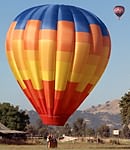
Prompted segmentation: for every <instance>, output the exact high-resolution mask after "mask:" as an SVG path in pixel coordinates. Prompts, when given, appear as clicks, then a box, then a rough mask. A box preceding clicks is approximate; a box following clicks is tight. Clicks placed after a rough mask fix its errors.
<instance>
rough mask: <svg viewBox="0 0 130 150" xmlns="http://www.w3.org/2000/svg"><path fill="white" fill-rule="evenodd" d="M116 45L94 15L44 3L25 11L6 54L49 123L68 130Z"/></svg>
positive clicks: (13, 28)
mask: <svg viewBox="0 0 130 150" xmlns="http://www.w3.org/2000/svg"><path fill="white" fill-rule="evenodd" d="M110 49H111V41H110V35H109V32H108V30H107V28H106V26H105V24H104V23H103V22H102V21H101V20H100V19H99V18H98V17H97V16H96V15H94V14H92V13H91V12H89V11H87V10H84V9H82V8H78V7H75V6H69V5H57V4H55V5H51V4H49V5H42V6H36V7H33V8H30V9H27V10H25V11H23V12H22V13H20V14H19V15H18V16H17V17H16V18H15V19H14V21H13V22H12V23H11V25H10V27H9V30H8V32H7V37H6V54H7V59H8V62H9V65H10V67H11V69H12V71H13V74H14V76H15V78H16V80H17V82H18V84H19V85H20V87H21V89H22V90H23V92H24V93H25V95H26V96H27V98H28V99H29V101H30V102H31V104H32V105H33V107H34V108H35V110H36V111H37V112H38V114H39V116H40V117H41V119H42V120H43V123H44V124H47V125H57V126H63V125H64V124H65V122H66V121H67V119H68V118H69V117H70V116H71V114H72V113H73V112H74V111H75V110H76V109H77V108H78V107H79V106H80V104H81V103H82V102H83V101H84V100H85V98H86V97H87V96H88V95H89V93H90V92H91V91H92V89H93V88H94V86H95V85H96V83H97V82H98V80H99V79H100V77H101V75H102V74H103V72H104V70H105V68H106V66H107V63H108V60H109V57H110Z"/></svg>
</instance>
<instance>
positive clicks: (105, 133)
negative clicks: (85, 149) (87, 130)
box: [97, 125, 110, 137]
mask: <svg viewBox="0 0 130 150" xmlns="http://www.w3.org/2000/svg"><path fill="white" fill-rule="evenodd" d="M97 134H98V135H100V136H101V137H109V136H110V128H109V126H107V125H102V126H101V127H99V128H98V129H97Z"/></svg>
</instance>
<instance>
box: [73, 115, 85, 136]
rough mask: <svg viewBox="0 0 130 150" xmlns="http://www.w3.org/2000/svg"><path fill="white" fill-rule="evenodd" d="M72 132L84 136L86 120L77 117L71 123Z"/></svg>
mask: <svg viewBox="0 0 130 150" xmlns="http://www.w3.org/2000/svg"><path fill="white" fill-rule="evenodd" d="M73 133H74V135H75V136H85V135H86V122H85V121H84V119H83V118H78V119H77V120H76V121H75V122H74V123H73Z"/></svg>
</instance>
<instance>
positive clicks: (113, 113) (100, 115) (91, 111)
mask: <svg viewBox="0 0 130 150" xmlns="http://www.w3.org/2000/svg"><path fill="white" fill-rule="evenodd" d="M119 102H120V100H119V99H115V100H112V101H106V102H105V103H104V104H99V105H97V106H91V107H89V108H86V109H85V110H77V111H75V112H74V113H73V114H72V115H71V116H70V118H69V119H68V120H67V122H68V123H69V124H73V123H74V122H75V121H76V120H77V119H78V118H83V119H84V120H85V121H86V123H87V126H88V127H91V128H94V129H96V128H98V127H100V126H101V125H103V124H106V125H108V126H109V127H111V128H121V115H120V108H119ZM28 115H29V117H30V123H31V124H32V125H36V120H37V119H39V116H38V114H37V113H36V112H35V111H33V110H31V111H28Z"/></svg>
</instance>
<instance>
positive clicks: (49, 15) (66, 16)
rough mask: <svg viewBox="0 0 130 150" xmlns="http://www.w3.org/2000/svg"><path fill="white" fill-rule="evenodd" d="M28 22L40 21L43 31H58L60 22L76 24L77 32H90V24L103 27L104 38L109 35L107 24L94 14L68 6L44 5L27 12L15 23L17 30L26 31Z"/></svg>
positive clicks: (17, 18)
mask: <svg viewBox="0 0 130 150" xmlns="http://www.w3.org/2000/svg"><path fill="white" fill-rule="evenodd" d="M28 20H40V21H41V29H53V30H57V22H58V21H62V20H64V21H70V22H74V25H75V31H76V32H90V27H89V25H90V24H96V25H98V26H100V27H101V31H102V34H103V36H104V35H108V31H107V28H106V26H105V24H104V23H103V22H102V21H101V20H100V19H99V18H98V17H97V16H96V15H94V14H92V13H91V12H88V11H86V10H84V9H81V8H78V7H74V6H67V5H42V6H37V7H33V8H30V9H27V10H25V11H24V12H22V13H21V14H20V15H18V16H17V17H16V18H15V20H14V21H16V22H17V24H16V27H15V28H16V29H25V27H26V23H27V21H28Z"/></svg>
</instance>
